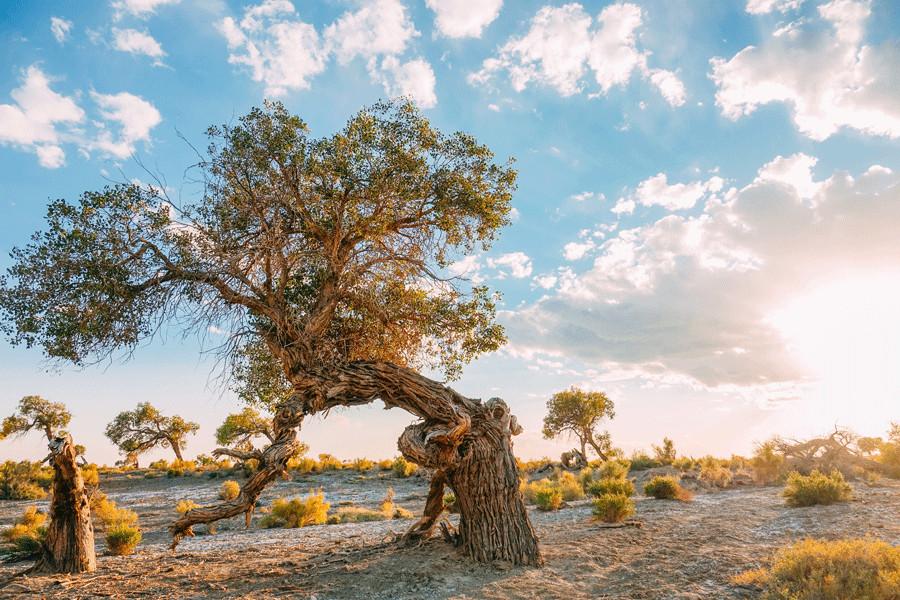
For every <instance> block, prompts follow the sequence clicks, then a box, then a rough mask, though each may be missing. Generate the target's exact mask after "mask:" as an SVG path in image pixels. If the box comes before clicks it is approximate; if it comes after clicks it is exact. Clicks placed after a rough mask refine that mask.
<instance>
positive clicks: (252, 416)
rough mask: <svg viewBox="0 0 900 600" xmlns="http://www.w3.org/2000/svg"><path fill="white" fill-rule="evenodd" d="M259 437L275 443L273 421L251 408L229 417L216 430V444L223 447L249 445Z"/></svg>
mask: <svg viewBox="0 0 900 600" xmlns="http://www.w3.org/2000/svg"><path fill="white" fill-rule="evenodd" d="M257 437H266V438H267V439H268V440H269V441H270V442H271V441H273V433H272V420H271V418H269V417H266V416H265V415H263V414H261V413H260V412H259V411H258V410H256V409H254V408H252V407H249V406H248V407H247V408H245V409H244V410H242V411H241V412H239V413H234V414H230V415H228V416H227V417H226V418H225V422H223V423H222V424H221V425H219V428H218V429H216V442H217V443H219V444H222V445H223V446H231V445H235V446H243V445H247V444H249V443H251V442H252V440H253V439H254V438H257Z"/></svg>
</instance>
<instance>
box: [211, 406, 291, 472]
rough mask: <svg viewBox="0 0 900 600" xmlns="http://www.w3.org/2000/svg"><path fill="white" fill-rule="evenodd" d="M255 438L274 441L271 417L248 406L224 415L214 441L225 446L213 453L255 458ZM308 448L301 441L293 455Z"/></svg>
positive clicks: (240, 457)
mask: <svg viewBox="0 0 900 600" xmlns="http://www.w3.org/2000/svg"><path fill="white" fill-rule="evenodd" d="M257 438H265V439H266V440H267V441H268V442H269V444H271V443H272V442H274V441H275V433H274V429H273V427H272V419H271V417H268V416H266V415H264V414H262V413H260V412H259V411H258V410H256V409H255V408H252V407H249V406H248V407H247V408H245V409H244V410H242V411H241V412H239V413H233V414H230V415H228V416H227V417H225V421H224V422H223V423H222V424H221V425H219V428H218V429H216V442H218V443H219V444H221V445H222V446H226V447H225V448H217V449H216V450H214V451H213V454H214V455H216V456H231V457H232V458H237V459H239V460H246V459H248V458H256V457H257V454H258V451H257V450H255V449H254V445H253V440H255V439H257ZM308 449H309V447H308V446H307V445H306V444H304V443H302V442H301V443H299V444H298V446H297V451H296V453H295V454H294V456H295V457H297V456H302V455H303V454H305V453H306V451H307V450H308Z"/></svg>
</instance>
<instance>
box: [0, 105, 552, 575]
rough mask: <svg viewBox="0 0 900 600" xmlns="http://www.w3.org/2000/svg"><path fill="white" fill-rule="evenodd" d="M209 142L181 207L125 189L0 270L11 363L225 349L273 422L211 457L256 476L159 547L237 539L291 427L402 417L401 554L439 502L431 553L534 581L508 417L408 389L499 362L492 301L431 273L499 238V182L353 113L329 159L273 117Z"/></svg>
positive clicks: (281, 116) (530, 536) (410, 117)
mask: <svg viewBox="0 0 900 600" xmlns="http://www.w3.org/2000/svg"><path fill="white" fill-rule="evenodd" d="M210 135H211V137H212V143H211V145H210V152H209V155H208V156H207V157H204V158H203V160H202V162H201V163H200V165H199V172H200V175H201V177H200V179H201V181H202V182H203V184H204V193H203V196H202V198H201V199H199V200H198V201H197V202H195V203H193V204H191V205H177V204H176V203H175V202H173V201H171V200H170V199H169V198H167V197H165V195H164V194H163V193H162V192H160V191H159V190H156V189H149V190H148V189H147V188H141V187H138V186H133V185H132V186H128V185H122V186H116V187H113V188H107V189H104V190H103V191H100V192H95V193H85V194H84V195H82V197H81V201H80V204H78V205H73V204H69V203H66V202H65V201H57V202H54V203H51V206H50V209H49V212H48V221H49V225H50V227H49V230H50V233H48V234H39V235H37V236H36V237H35V238H34V241H33V243H32V244H30V245H29V246H28V247H26V248H24V249H16V250H14V251H13V256H14V260H15V264H14V266H13V267H12V268H11V269H10V276H9V278H8V279H7V280H5V281H4V284H5V287H4V289H2V291H0V310H2V311H3V314H4V315H5V317H6V318H5V319H4V320H5V321H6V322H8V323H11V324H12V326H10V327H8V329H9V330H10V331H11V333H12V335H11V339H12V341H13V342H14V343H26V344H41V345H43V346H44V348H45V350H46V351H47V352H48V354H50V355H51V356H53V357H57V358H61V359H66V360H70V361H74V362H76V363H81V362H84V361H85V360H88V359H91V358H95V357H97V356H105V355H108V354H109V353H110V352H113V351H114V350H118V349H121V348H123V347H124V348H130V347H133V346H134V344H136V343H137V342H138V340H140V339H143V337H145V336H148V335H152V333H153V332H154V331H156V330H157V328H158V327H159V326H160V324H161V323H162V322H163V321H166V320H168V319H173V318H178V319H179V322H181V323H185V322H187V323H188V325H189V326H192V327H194V328H195V329H196V331H199V332H205V331H206V330H207V328H208V327H210V326H212V325H216V326H217V327H219V328H221V329H225V328H227V329H228V330H230V332H231V335H230V336H229V337H228V338H227V340H228V341H227V342H226V343H225V344H224V345H223V346H222V348H221V351H222V353H223V354H224V356H225V357H226V358H228V359H229V361H230V362H228V364H229V365H230V370H231V374H232V375H233V377H234V381H235V386H236V389H237V390H238V391H239V393H240V394H241V395H242V397H244V398H246V399H251V397H252V401H255V402H258V403H261V404H263V405H265V406H266V407H267V408H270V409H271V410H272V412H273V414H274V415H275V417H274V426H273V440H272V441H271V443H270V444H269V445H268V446H266V447H265V448H263V449H262V450H251V451H243V450H225V449H223V450H220V451H219V452H218V454H219V455H223V454H227V455H229V456H233V457H235V458H239V459H242V460H246V459H250V458H253V459H256V460H258V461H259V465H260V467H259V471H258V472H257V473H256V474H254V475H253V477H251V478H250V479H249V480H248V481H247V482H246V483H245V484H244V486H243V489H242V491H241V493H240V495H239V496H238V498H237V499H235V500H233V501H230V502H226V503H224V504H220V505H218V506H215V507H208V508H202V509H195V510H193V511H190V512H188V513H186V514H185V515H184V517H182V518H181V519H180V520H179V521H178V522H177V523H175V524H174V525H173V526H172V528H171V530H172V533H173V536H174V542H175V543H177V542H178V540H179V539H181V538H182V537H183V536H185V535H190V533H191V527H192V525H194V524H197V523H209V522H212V521H215V520H217V519H220V518H225V517H229V516H235V515H239V514H244V515H246V516H247V518H248V519H249V517H250V514H251V513H252V511H253V507H254V506H255V504H256V501H257V500H258V498H259V495H260V493H261V492H262V490H263V489H264V488H265V486H266V485H267V484H269V483H270V482H271V481H272V480H273V479H274V478H275V477H277V476H279V475H280V474H283V473H284V472H285V469H286V466H287V460H288V459H289V458H290V457H291V456H293V455H294V453H295V452H296V451H297V449H298V448H299V444H300V442H299V440H298V439H297V431H298V428H299V426H300V425H301V423H302V420H303V417H304V416H305V415H311V414H316V413H327V412H328V411H329V410H330V409H331V408H334V407H337V406H355V405H361V404H368V403H371V402H374V401H377V400H380V401H381V402H383V403H384V405H385V406H386V407H388V408H391V407H399V408H402V409H404V410H406V411H409V412H410V413H412V414H414V415H416V416H417V417H419V421H418V422H417V423H415V424H413V425H411V426H410V427H408V428H407V429H406V430H405V431H404V432H403V434H402V435H401V437H400V440H399V442H398V446H399V448H400V451H401V452H402V454H403V455H404V456H405V457H406V458H407V459H409V460H411V461H413V462H415V463H418V464H420V465H423V466H425V467H428V468H429V469H431V470H432V471H433V472H434V477H433V479H432V482H431V488H430V491H429V499H428V502H427V507H426V512H425V514H424V515H423V516H422V518H421V519H420V520H419V521H418V522H417V523H416V524H415V525H414V526H413V528H412V529H411V530H410V532H409V533H408V534H407V536H406V539H407V540H417V539H421V538H424V537H426V536H428V535H430V534H431V532H432V531H433V530H434V527H435V524H436V523H437V521H438V519H439V518H440V513H441V509H442V506H443V501H442V494H443V490H444V488H445V486H449V487H450V488H452V489H453V491H454V493H455V495H456V498H457V502H458V504H459V508H460V525H459V530H458V531H456V532H452V534H450V533H448V536H449V537H451V538H452V539H454V540H456V542H457V543H458V544H459V546H460V547H461V548H463V550H464V551H465V552H466V553H467V554H468V555H470V556H472V557H474V558H475V559H477V560H482V561H490V560H495V559H500V560H508V561H512V562H514V563H517V564H531V565H536V564H540V563H541V560H542V559H541V554H540V551H539V548H538V543H537V538H536V536H535V533H534V530H533V529H532V527H531V524H530V522H529V519H528V515H527V512H526V510H525V505H524V502H523V499H522V497H521V494H520V492H519V481H518V472H517V468H516V463H515V459H514V456H513V452H512V439H511V436H513V435H515V434H517V433H519V431H520V427H519V425H518V424H517V422H516V420H515V418H514V417H513V415H512V414H511V413H510V411H509V408H508V406H507V405H506V403H504V402H503V401H502V400H499V399H491V400H488V401H486V402H481V401H479V400H476V399H472V398H466V397H464V396H462V395H460V394H458V393H457V392H455V391H454V390H453V389H451V388H450V387H447V386H446V385H444V384H442V383H439V382H437V381H433V380H431V379H428V378H426V377H424V376H422V375H420V374H419V372H418V371H419V370H421V369H423V368H433V369H439V370H443V372H444V374H445V376H446V377H447V378H448V379H452V378H453V377H455V376H457V375H458V374H459V372H460V369H461V368H462V365H463V364H465V363H466V362H468V361H470V360H471V359H472V358H474V357H475V356H477V355H479V354H481V353H484V352H489V351H493V350H496V349H497V348H499V347H500V346H501V345H502V344H503V343H504V341H505V337H504V335H503V330H502V328H501V327H500V326H499V325H498V324H496V323H495V322H494V316H495V296H494V295H493V294H491V293H490V292H489V291H488V289H487V288H486V287H484V286H478V285H473V284H470V283H468V282H465V281H463V280H460V279H458V278H452V277H449V276H448V275H447V274H446V271H445V268H446V267H447V266H448V265H449V263H450V262H451V261H452V260H453V259H454V258H455V257H459V256H462V255H464V254H467V253H471V252H473V251H475V249H476V248H482V249H487V248H488V247H489V246H490V243H491V242H492V240H493V239H494V238H495V236H496V234H497V232H498V231H499V229H500V228H501V227H502V226H503V225H505V224H507V223H508V218H507V215H508V213H509V210H510V200H511V197H512V190H513V189H514V186H515V177H516V173H515V171H514V170H513V169H512V168H510V166H509V165H508V164H499V165H498V164H495V163H494V160H493V154H492V153H491V152H490V150H489V149H488V148H486V147H485V146H482V145H479V144H478V143H477V142H476V141H475V140H474V138H472V137H471V136H469V135H466V134H463V133H456V134H452V135H444V134H442V133H441V132H439V131H437V130H435V129H434V128H433V127H431V125H430V124H429V123H428V121H427V120H425V119H424V118H423V117H422V116H421V115H420V114H419V113H418V111H417V110H416V108H415V107H414V106H413V105H412V104H410V103H406V102H402V103H381V104H378V105H376V106H374V107H371V108H368V109H364V110H362V111H361V112H360V113H358V114H357V115H355V116H354V117H353V118H351V119H350V121H349V122H348V123H347V125H346V127H345V128H344V129H343V130H341V131H340V132H338V133H336V134H334V135H333V136H330V137H327V138H320V139H310V138H309V137H308V135H307V129H306V125H305V124H304V123H303V122H302V121H301V120H300V119H299V118H297V117H295V116H293V115H290V114H289V113H288V112H287V111H286V109H285V108H284V107H283V106H281V105H280V104H277V103H276V104H267V105H266V107H265V108H264V109H254V110H253V111H251V112H250V114H248V115H247V116H245V117H243V118H242V119H241V120H240V122H239V123H238V124H237V125H234V126H223V127H222V128H212V129H211V130H210ZM70 280H71V281H70ZM49 307H66V309H65V310H56V309H55V308H54V309H51V308H49ZM186 316H190V317H193V319H192V320H186Z"/></svg>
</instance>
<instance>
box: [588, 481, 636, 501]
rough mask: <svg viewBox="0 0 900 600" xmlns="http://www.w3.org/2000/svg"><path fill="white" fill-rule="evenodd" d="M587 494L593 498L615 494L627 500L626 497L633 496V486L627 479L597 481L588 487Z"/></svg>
mask: <svg viewBox="0 0 900 600" xmlns="http://www.w3.org/2000/svg"><path fill="white" fill-rule="evenodd" d="M588 494H590V495H591V496H594V497H595V498H599V497H600V496H605V495H607V494H615V495H618V496H625V497H626V498H627V497H628V496H632V495H634V484H633V483H632V482H631V481H629V480H628V479H611V478H606V479H600V480H599V481H595V482H593V483H591V485H590V486H589V487H588Z"/></svg>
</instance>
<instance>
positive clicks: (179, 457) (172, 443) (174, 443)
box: [169, 440, 184, 462]
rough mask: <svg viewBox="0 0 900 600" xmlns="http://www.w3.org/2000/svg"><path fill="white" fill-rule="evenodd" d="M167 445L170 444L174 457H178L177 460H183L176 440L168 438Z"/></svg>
mask: <svg viewBox="0 0 900 600" xmlns="http://www.w3.org/2000/svg"><path fill="white" fill-rule="evenodd" d="M169 445H170V446H172V450H173V451H174V452H175V458H176V459H178V461H179V462H182V461H184V459H183V458H182V457H181V447H180V445H179V444H178V443H177V442H173V441H171V440H169Z"/></svg>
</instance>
